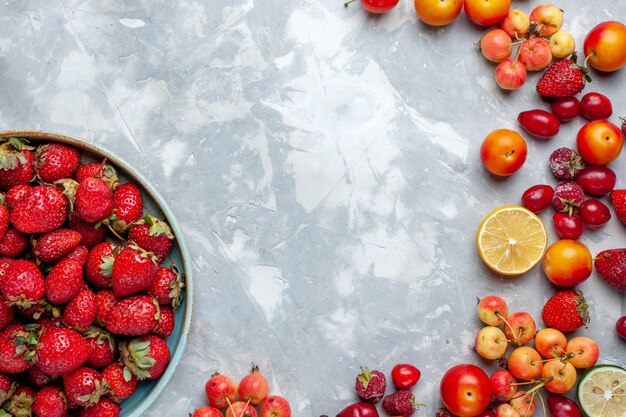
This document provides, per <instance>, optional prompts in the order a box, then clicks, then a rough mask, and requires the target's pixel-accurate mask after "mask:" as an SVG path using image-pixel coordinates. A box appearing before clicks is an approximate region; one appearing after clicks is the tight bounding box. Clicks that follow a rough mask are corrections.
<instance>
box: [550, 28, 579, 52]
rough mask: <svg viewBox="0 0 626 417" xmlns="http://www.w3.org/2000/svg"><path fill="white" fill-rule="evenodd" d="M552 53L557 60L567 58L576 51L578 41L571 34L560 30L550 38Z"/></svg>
mask: <svg viewBox="0 0 626 417" xmlns="http://www.w3.org/2000/svg"><path fill="white" fill-rule="evenodd" d="M549 43H550V51H551V52H552V56H553V57H555V58H556V59H563V58H567V57H568V56H570V55H571V54H572V52H574V49H576V41H575V40H574V37H573V36H572V34H571V33H569V32H566V31H564V30H559V31H558V32H556V33H555V34H554V35H552V36H550V42H549Z"/></svg>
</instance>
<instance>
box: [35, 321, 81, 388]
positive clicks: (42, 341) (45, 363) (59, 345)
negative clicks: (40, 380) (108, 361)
mask: <svg viewBox="0 0 626 417" xmlns="http://www.w3.org/2000/svg"><path fill="white" fill-rule="evenodd" d="M36 352H37V366H39V368H40V369H41V370H42V371H43V372H44V373H45V374H47V375H51V376H53V375H65V374H68V373H70V372H72V371H75V370H76V369H78V368H80V366H81V365H82V364H84V363H85V362H86V361H87V359H88V358H89V345H88V344H87V342H86V341H85V340H84V339H83V337H82V336H81V335H80V334H78V333H76V332H75V331H74V330H72V329H66V328H52V329H47V330H46V331H44V332H43V334H42V335H41V337H40V338H39V342H38V343H37V351H36Z"/></svg>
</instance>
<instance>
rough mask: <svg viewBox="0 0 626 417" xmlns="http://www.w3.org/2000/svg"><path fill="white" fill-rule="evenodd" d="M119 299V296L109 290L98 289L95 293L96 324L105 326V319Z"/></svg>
mask: <svg viewBox="0 0 626 417" xmlns="http://www.w3.org/2000/svg"><path fill="white" fill-rule="evenodd" d="M119 300H120V299H119V297H118V296H117V295H115V294H114V293H113V291H110V290H103V291H98V292H97V293H96V306H97V312H96V324H97V325H98V326H106V322H107V320H106V319H107V317H108V315H109V313H110V312H111V310H113V306H114V305H115V304H117V302H118V301H119Z"/></svg>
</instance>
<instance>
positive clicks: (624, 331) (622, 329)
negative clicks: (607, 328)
mask: <svg viewBox="0 0 626 417" xmlns="http://www.w3.org/2000/svg"><path fill="white" fill-rule="evenodd" d="M615 330H616V331H617V334H618V335H619V336H620V337H621V338H622V339H624V340H626V316H622V317H620V318H619V319H618V320H617V323H615Z"/></svg>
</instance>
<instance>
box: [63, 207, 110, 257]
mask: <svg viewBox="0 0 626 417" xmlns="http://www.w3.org/2000/svg"><path fill="white" fill-rule="evenodd" d="M69 228H70V229H72V230H76V231H77V232H78V233H80V236H81V240H80V243H81V245H85V246H87V248H89V249H91V248H93V247H94V246H96V245H97V244H98V243H101V242H104V236H105V228H104V227H102V226H101V225H100V226H99V227H96V225H95V224H94V223H87V222H86V221H83V220H82V219H81V218H80V217H78V216H77V215H73V216H72V217H70V223H69Z"/></svg>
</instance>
